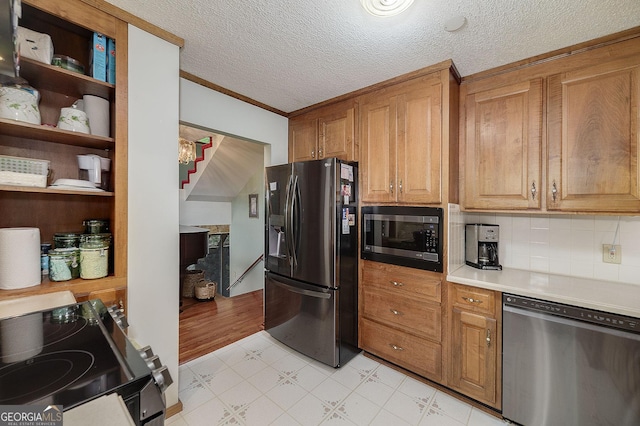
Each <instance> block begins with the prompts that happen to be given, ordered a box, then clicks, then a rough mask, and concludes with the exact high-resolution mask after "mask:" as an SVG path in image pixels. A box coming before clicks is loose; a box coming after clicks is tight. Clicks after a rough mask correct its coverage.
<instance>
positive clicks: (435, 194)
mask: <svg viewBox="0 0 640 426" xmlns="http://www.w3.org/2000/svg"><path fill="white" fill-rule="evenodd" d="M397 108H398V129H397V130H398V138H397V153H398V162H397V164H398V173H397V176H398V178H397V179H398V183H397V187H398V201H399V202H402V203H440V202H441V185H440V174H441V171H442V162H441V158H442V156H441V151H442V131H441V130H442V125H441V123H442V85H441V83H440V80H439V79H437V78H436V79H433V80H430V81H427V82H422V81H421V84H420V85H419V86H418V85H415V86H413V88H412V90H409V91H407V92H406V93H404V94H402V95H400V96H398V100H397Z"/></svg>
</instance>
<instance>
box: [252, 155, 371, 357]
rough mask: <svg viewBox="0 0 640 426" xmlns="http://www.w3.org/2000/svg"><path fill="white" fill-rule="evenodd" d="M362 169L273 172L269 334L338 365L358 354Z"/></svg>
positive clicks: (269, 180) (294, 167) (300, 166)
mask: <svg viewBox="0 0 640 426" xmlns="http://www.w3.org/2000/svg"><path fill="white" fill-rule="evenodd" d="M357 178H358V168H357V163H350V162H343V161H341V160H337V159H335V158H327V159H324V160H314V161H304V162H297V163H289V164H283V165H279V166H272V167H267V169H266V178H265V183H266V186H267V187H266V209H267V212H266V213H267V214H266V224H265V231H266V236H265V259H266V260H265V268H266V271H265V290H264V299H265V300H264V321H265V330H266V331H267V332H269V334H271V336H273V337H274V338H276V339H277V340H279V341H281V342H282V343H284V344H286V345H288V346H290V347H291V348H293V349H295V350H297V351H298V352H301V353H303V354H305V355H307V356H309V357H311V358H314V359H316V360H318V361H320V362H323V363H325V364H328V365H330V366H333V367H339V366H341V365H344V364H345V363H346V362H347V361H349V360H350V359H351V358H353V357H354V356H355V355H356V354H357V353H358V352H359V349H358V235H357V234H358V233H357V230H358V226H357V219H358V218H357V213H358V212H357V200H358V198H357V187H358V185H357Z"/></svg>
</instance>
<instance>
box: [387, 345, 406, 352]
mask: <svg viewBox="0 0 640 426" xmlns="http://www.w3.org/2000/svg"><path fill="white" fill-rule="evenodd" d="M389 346H391V349H393V350H394V351H404V348H403V347H401V346H396V345H394V344H393V343H390V344H389Z"/></svg>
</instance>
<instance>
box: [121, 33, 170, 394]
mask: <svg viewBox="0 0 640 426" xmlns="http://www.w3.org/2000/svg"><path fill="white" fill-rule="evenodd" d="M179 78H180V65H179V49H178V47H177V46H175V45H173V44H170V43H168V42H166V41H163V40H161V39H160V38H157V37H155V36H153V35H150V34H148V33H146V32H144V31H142V30H140V29H138V28H136V27H133V26H131V25H130V26H129V97H128V99H129V120H128V125H129V206H128V217H129V220H128V228H129V231H128V232H129V234H128V240H129V250H128V304H129V311H128V315H127V316H128V319H129V323H130V324H131V327H130V328H129V336H130V337H132V338H133V339H134V340H135V341H137V342H138V343H139V344H141V345H151V347H152V348H153V351H154V353H156V354H157V355H158V356H159V357H160V359H161V361H162V362H163V363H164V364H165V365H167V366H168V367H169V371H170V373H171V376H172V377H173V379H174V384H173V385H172V386H171V387H169V389H168V390H167V392H166V402H167V406H172V405H174V404H177V402H178V309H179V306H178V304H179V297H178V296H179V265H178V264H179V257H180V254H179V251H180V248H179V246H180V243H179V232H178V217H179V216H178V211H179V209H178V185H177V177H178V161H177V139H178V100H179Z"/></svg>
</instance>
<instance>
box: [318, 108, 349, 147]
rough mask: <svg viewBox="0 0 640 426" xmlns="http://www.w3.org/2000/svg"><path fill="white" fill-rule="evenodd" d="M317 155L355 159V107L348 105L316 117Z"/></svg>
mask: <svg viewBox="0 0 640 426" xmlns="http://www.w3.org/2000/svg"><path fill="white" fill-rule="evenodd" d="M318 132H319V133H318V155H319V156H320V158H331V157H338V158H342V159H344V160H355V159H356V157H355V155H354V145H355V132H356V129H355V108H354V107H350V108H346V109H343V110H340V111H337V112H334V113H329V114H327V115H324V116H321V117H320V118H319V119H318Z"/></svg>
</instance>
